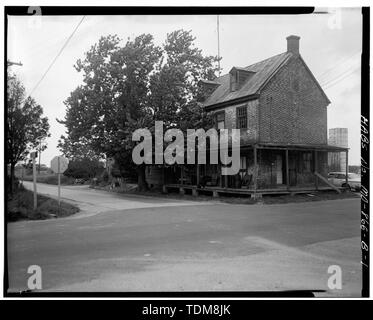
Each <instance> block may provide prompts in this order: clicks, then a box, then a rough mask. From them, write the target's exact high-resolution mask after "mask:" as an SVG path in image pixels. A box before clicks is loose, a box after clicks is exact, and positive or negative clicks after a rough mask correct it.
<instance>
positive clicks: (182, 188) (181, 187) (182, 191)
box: [180, 165, 185, 194]
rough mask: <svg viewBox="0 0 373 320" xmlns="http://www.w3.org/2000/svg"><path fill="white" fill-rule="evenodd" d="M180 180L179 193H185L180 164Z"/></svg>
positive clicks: (182, 170)
mask: <svg viewBox="0 0 373 320" xmlns="http://www.w3.org/2000/svg"><path fill="white" fill-rule="evenodd" d="M180 171H181V172H180V180H181V181H180V182H181V186H180V194H184V193H185V190H184V166H183V165H182V166H180Z"/></svg>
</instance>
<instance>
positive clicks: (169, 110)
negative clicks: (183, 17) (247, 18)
mask: <svg viewBox="0 0 373 320" xmlns="http://www.w3.org/2000/svg"><path fill="white" fill-rule="evenodd" d="M216 61H217V59H216V58H215V57H204V56H203V55H202V52H201V50H199V49H197V48H195V46H194V38H193V36H192V35H191V33H190V32H187V31H183V30H178V31H175V32H172V33H170V34H168V35H167V39H166V41H165V43H164V44H163V45H162V46H161V47H159V46H156V45H155V44H154V43H153V37H152V36H151V35H149V34H143V35H140V36H138V37H136V38H135V39H134V40H130V39H128V40H127V42H126V43H125V44H124V46H121V40H120V39H119V38H118V37H117V36H111V35H109V36H107V37H102V38H101V39H100V40H99V42H98V43H97V44H95V45H94V46H92V47H91V49H90V50H89V51H88V52H87V53H86V55H85V59H84V60H83V61H82V60H78V61H77V63H76V66H75V68H76V70H77V71H78V72H81V73H82V74H83V84H82V85H81V86H79V87H78V88H76V89H75V90H74V91H73V92H72V93H71V95H70V96H69V97H68V98H67V100H66V101H65V104H66V108H67V112H66V116H65V119H64V120H60V122H61V123H63V124H65V126H66V128H67V135H66V136H62V137H61V140H60V143H59V146H60V148H61V150H62V151H63V152H64V153H66V152H70V153H71V152H72V153H74V152H77V150H79V149H81V148H85V147H88V148H91V149H92V150H94V152H96V153H97V154H100V155H102V156H106V157H114V158H115V160H116V162H117V164H118V165H119V167H120V168H122V169H123V171H128V169H129V168H131V167H133V169H136V171H137V173H138V183H139V188H140V189H143V188H146V182H145V171H144V166H143V165H140V166H135V165H134V164H133V162H132V157H131V154H132V149H133V147H134V145H135V142H133V141H132V133H133V132H134V131H135V130H136V129H138V128H148V129H150V130H153V129H154V121H155V120H162V121H164V124H165V128H164V129H168V128H170V127H178V128H181V129H186V128H193V127H197V126H199V127H200V125H201V119H205V118H203V117H202V113H203V110H202V108H201V106H200V105H199V104H198V103H197V97H198V86H197V83H198V81H199V80H200V79H209V80H212V79H214V77H215V72H216V71H217V64H216V63H215V62H216Z"/></svg>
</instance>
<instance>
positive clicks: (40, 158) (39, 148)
mask: <svg viewBox="0 0 373 320" xmlns="http://www.w3.org/2000/svg"><path fill="white" fill-rule="evenodd" d="M40 159H41V138H39V168H38V174H39V175H40Z"/></svg>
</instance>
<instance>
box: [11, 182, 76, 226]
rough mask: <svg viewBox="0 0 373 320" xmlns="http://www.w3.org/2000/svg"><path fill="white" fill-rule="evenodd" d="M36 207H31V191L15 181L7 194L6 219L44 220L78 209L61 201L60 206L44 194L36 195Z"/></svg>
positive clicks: (66, 214)
mask: <svg viewBox="0 0 373 320" xmlns="http://www.w3.org/2000/svg"><path fill="white" fill-rule="evenodd" d="M37 199H38V207H37V209H36V210H34V209H33V204H34V202H33V201H34V198H33V192H32V191H30V190H26V189H25V188H24V187H23V186H22V185H21V184H19V183H17V184H16V186H15V189H14V192H13V194H12V195H10V194H9V195H8V201H7V221H8V222H14V221H18V220H45V219H50V218H60V217H66V216H70V215H73V214H75V213H77V212H78V211H79V208H78V207H76V206H74V205H72V204H69V203H66V202H64V201H61V207H60V208H59V206H58V201H57V200H55V199H51V198H49V197H46V196H42V195H38V197H37Z"/></svg>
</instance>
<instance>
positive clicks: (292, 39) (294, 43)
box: [286, 35, 300, 54]
mask: <svg viewBox="0 0 373 320" xmlns="http://www.w3.org/2000/svg"><path fill="white" fill-rule="evenodd" d="M299 39H300V37H298V36H294V35H291V36H288V37H287V38H286V40H287V41H288V50H287V52H291V53H294V54H299Z"/></svg>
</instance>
